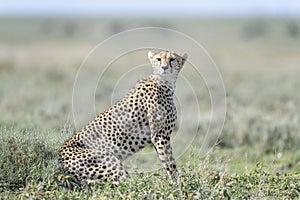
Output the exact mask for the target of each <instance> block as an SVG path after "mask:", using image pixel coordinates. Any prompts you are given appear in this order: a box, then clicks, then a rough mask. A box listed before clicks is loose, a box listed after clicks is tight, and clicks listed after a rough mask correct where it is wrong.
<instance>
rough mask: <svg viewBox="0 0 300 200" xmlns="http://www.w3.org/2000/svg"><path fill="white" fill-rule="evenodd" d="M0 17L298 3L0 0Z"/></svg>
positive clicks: (283, 10) (205, 11)
mask: <svg viewBox="0 0 300 200" xmlns="http://www.w3.org/2000/svg"><path fill="white" fill-rule="evenodd" d="M0 15H2V16H3V15H13V16H14V15H21V16H22V15H33V16H35V15H42V16H57V15H63V16H64V15H65V16H68V15H75V16H76V15H87V16H157V17H159V16H173V15H175V16H252V15H260V16H261V15H266V16H297V17H300V1H299V0H180V1H176V0H123V1H122V0H119V1H118V0H104V1H101V0H65V1H63V0H49V1H42V0H0Z"/></svg>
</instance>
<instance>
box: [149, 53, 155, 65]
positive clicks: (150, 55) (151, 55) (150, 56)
mask: <svg viewBox="0 0 300 200" xmlns="http://www.w3.org/2000/svg"><path fill="white" fill-rule="evenodd" d="M153 56H154V53H153V52H152V51H149V52H148V58H149V60H150V62H151V63H152V59H153Z"/></svg>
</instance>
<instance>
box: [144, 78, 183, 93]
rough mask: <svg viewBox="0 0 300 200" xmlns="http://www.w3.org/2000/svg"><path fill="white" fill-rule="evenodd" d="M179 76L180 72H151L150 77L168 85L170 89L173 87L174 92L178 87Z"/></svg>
mask: <svg viewBox="0 0 300 200" xmlns="http://www.w3.org/2000/svg"><path fill="white" fill-rule="evenodd" d="M177 76H178V74H172V75H167V76H163V75H157V74H151V75H150V78H151V79H153V80H154V81H157V82H159V83H160V84H163V85H166V86H167V87H168V88H169V89H171V90H172V91H173V92H174V91H175V89H176V80H177Z"/></svg>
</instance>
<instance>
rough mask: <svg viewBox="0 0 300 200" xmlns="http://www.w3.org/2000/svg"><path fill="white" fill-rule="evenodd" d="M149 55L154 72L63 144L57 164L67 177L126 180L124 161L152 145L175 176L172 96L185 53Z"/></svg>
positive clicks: (175, 115) (168, 170)
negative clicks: (171, 136) (172, 141)
mask: <svg viewBox="0 0 300 200" xmlns="http://www.w3.org/2000/svg"><path fill="white" fill-rule="evenodd" d="M148 57H149V60H150V62H151V64H152V67H153V73H152V74H151V75H150V76H149V77H147V78H144V79H141V80H140V81H138V82H137V83H136V85H135V86H134V87H133V89H132V90H131V91H130V92H129V93H128V94H127V95H126V96H125V97H124V98H122V99H121V100H120V101H119V102H118V103H116V104H115V105H113V106H112V107H110V108H109V109H108V110H106V111H104V112H102V113H101V114H99V115H98V116H97V117H96V118H95V119H94V120H93V121H91V122H90V123H89V124H87V125H86V126H85V127H84V128H83V129H82V130H80V131H79V132H77V133H76V134H75V135H74V136H73V137H72V138H70V139H69V140H67V141H66V142H65V143H64V144H63V146H62V147H61V149H60V152H59V161H60V163H61V165H62V167H63V170H64V171H65V173H67V174H71V175H73V176H75V177H76V178H78V179H79V180H94V179H102V180H107V179H111V180H112V181H113V182H115V183H116V184H117V183H118V182H119V181H120V180H121V179H123V178H126V177H129V174H128V172H127V171H126V170H125V168H124V165H123V163H122V162H123V161H124V160H126V159H127V158H128V157H130V156H131V155H133V154H134V153H136V152H137V151H139V150H140V149H142V148H144V147H145V146H147V145H151V144H152V145H153V146H154V147H155V149H156V152H157V155H158V157H159V159H160V161H161V163H162V166H163V167H164V168H165V170H166V171H167V173H168V174H169V175H170V176H171V177H174V176H176V174H177V169H176V165H175V160H174V156H173V153H172V147H171V143H170V135H171V133H172V130H173V128H174V126H175V122H176V118H177V112H176V107H175V105H174V101H173V95H174V90H175V83H176V79H177V76H178V73H179V72H180V70H181V68H182V66H183V64H184V62H185V61H186V59H187V54H183V55H182V56H179V55H177V54H176V53H172V52H169V51H161V52H157V53H153V52H151V51H150V52H149V53H148Z"/></svg>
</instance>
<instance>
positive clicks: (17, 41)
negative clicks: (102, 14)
mask: <svg viewBox="0 0 300 200" xmlns="http://www.w3.org/2000/svg"><path fill="white" fill-rule="evenodd" d="M144 26H159V27H166V28H170V29H175V30H178V31H181V32H184V33H186V34H188V35H189V36H191V37H192V38H194V39H196V40H197V41H198V42H199V43H201V44H202V45H203V46H204V47H205V48H206V49H207V51H208V52H209V53H210V54H211V56H212V58H213V59H214V61H215V62H216V64H217V65H218V67H219V70H220V72H221V74H222V77H223V80H224V84H225V88H226V97H227V98H226V100H227V115H226V121H225V125H224V128H223V130H222V134H221V135H220V137H218V135H214V134H210V135H208V136H207V138H208V140H204V138H205V130H207V127H208V126H209V113H210V111H211V108H210V107H211V105H210V99H209V92H208V89H207V88H206V85H205V84H204V81H203V80H201V77H200V78H199V77H198V76H196V75H195V74H196V73H193V70H192V68H191V67H189V65H187V66H186V67H185V68H184V69H183V72H182V74H183V75H184V76H185V78H186V79H187V80H188V81H189V82H190V85H192V86H193V88H194V91H195V95H194V93H193V92H192V90H190V89H189V88H185V87H186V85H185V84H184V82H180V80H179V83H178V87H177V91H176V93H177V95H178V98H181V99H180V103H179V101H177V104H178V105H179V108H178V109H179V114H180V119H181V121H180V122H181V123H179V125H178V126H177V127H176V131H175V134H174V142H173V143H174V144H173V145H174V149H175V154H176V155H177V156H176V157H177V165H178V168H179V171H180V178H179V179H178V181H177V182H174V183H172V182H170V181H169V180H168V178H167V177H166V175H165V173H164V171H163V170H152V171H151V170H149V169H148V168H147V166H153V165H155V167H153V168H156V167H157V166H159V163H158V162H157V159H156V156H155V153H154V152H153V149H152V148H147V149H145V150H144V151H143V152H142V153H141V154H140V155H141V156H138V157H137V158H136V159H132V160H130V161H128V162H127V166H128V170H129V171H131V178H130V179H128V180H125V181H124V182H122V183H121V185H120V186H119V187H111V185H110V183H106V184H104V183H99V184H96V185H95V184H92V185H89V184H84V185H79V184H77V183H76V181H75V180H73V179H72V177H68V176H64V175H63V174H61V172H60V170H59V165H58V162H57V152H58V149H59V147H60V146H61V145H62V143H63V142H64V141H65V140H66V139H67V138H68V137H70V136H71V135H72V134H73V133H74V132H75V130H76V129H78V128H80V126H81V125H83V124H84V122H87V121H89V120H90V119H92V116H91V118H87V119H85V120H83V121H82V122H80V123H79V125H78V127H75V125H74V122H73V115H72V90H73V84H74V80H75V76H76V73H77V72H78V69H79V67H80V65H81V63H82V61H83V60H84V58H85V57H86V55H87V54H88V53H89V51H90V50H91V49H92V48H93V47H94V46H95V45H96V44H98V43H99V42H101V41H103V40H104V39H106V38H108V37H109V36H111V35H113V34H116V33H118V32H120V31H123V30H126V29H130V28H136V27H144ZM299 44H300V21H299V20H292V19H261V18H255V19H239V20H234V19H202V20H200V19H199V20H196V19H180V20H176V21H175V20H166V21H162V20H155V19H154V20H147V19H141V20H136V19H76V18H74V19H71V18H70V19H56V18H53V19H30V18H26V19H24V18H1V19H0V113H1V115H0V135H1V136H0V197H1V198H2V199H105V198H106V199H129V198H132V199H141V198H143V199H159V198H161V199H166V198H167V199H230V198H232V199H299V197H300V175H299V172H300V150H299V149H300V148H299V147H300V125H299V124H300V115H299V113H300V93H299V88H300V79H299V74H300V64H299V55H300V45H299ZM120 45H122V44H120ZM178 45H180V44H178ZM183 51H184V50H183ZM110 53H111V52H107V54H110ZM101 56H103V57H105V56H108V55H101ZM139 59H142V62H144V63H147V58H146V51H145V52H141V53H140V54H139V56H137V57H135V58H132V59H129V60H127V61H124V62H127V64H126V66H127V70H128V71H129V69H130V66H131V65H135V62H136V61H137V60H139ZM100 60H101V59H100ZM116 64H117V63H116ZM98 66H99V68H101V67H103V66H101V64H100V63H98ZM118 67H122V66H120V65H119V64H118ZM149 70H150V71H151V69H149ZM150 71H147V70H146V72H147V73H148V72H150ZM146 72H145V73H144V71H143V72H141V73H138V72H135V73H132V74H134V78H132V77H131V78H130V73H129V75H128V76H129V78H128V80H130V81H129V82H130V83H128V85H131V84H132V83H134V82H135V81H136V80H138V78H140V77H142V76H144V74H147V73H146ZM88 73H90V75H92V74H94V72H93V71H91V72H88ZM125 78H126V77H125ZM120 79H122V74H120V73H119V71H118V68H114V67H111V68H110V70H108V71H107V72H106V73H105V77H104V78H103V81H102V82H101V83H102V84H101V85H100V86H99V87H98V88H97V91H96V93H95V99H96V101H95V102H96V103H95V107H96V110H97V112H100V111H101V110H103V109H105V108H107V107H109V106H110V103H111V101H112V100H114V99H112V91H113V89H114V87H115V86H116V84H117V83H118V81H119V80H120ZM88 80H89V79H87V81H88ZM181 80H182V81H183V79H181ZM122 81H123V82H124V80H122ZM122 81H121V82H122ZM132 81H133V82H132ZM125 82H126V80H125ZM119 85H120V84H119ZM121 85H122V84H121ZM126 87H127V86H126ZM126 87H125V88H124V87H123V88H122V91H123V90H126ZM127 89H128V88H127ZM82 91H85V88H83V89H82ZM122 91H121V92H122ZM210 92H218V89H216V90H215V91H214V90H213V89H212V90H211V91H210ZM195 96H196V97H195ZM195 99H196V101H197V102H198V103H199V109H200V111H201V112H200V122H199V123H198V122H197V121H195V120H196V119H198V118H197V117H199V113H198V112H196V110H197V109H190V110H189V108H187V110H188V113H189V114H188V116H185V113H186V109H185V107H184V105H189V104H192V105H194V104H193V102H194V101H195ZM88 107H91V105H87V109H90V108H88ZM195 122H196V123H195ZM180 127H183V128H180ZM213 128H214V125H212V129H213ZM194 136H196V137H194ZM190 141H191V142H190ZM204 141H205V142H206V143H205V144H204V145H203V142H204ZM207 141H208V142H207ZM189 142H190V143H189ZM203 146H204V147H205V148H206V149H207V150H208V149H211V150H210V151H209V152H207V151H206V153H203V152H204V151H202V150H203ZM200 148H201V151H200ZM154 163H155V164H154ZM151 168H152V167H150V169H151ZM145 169H147V170H145ZM135 171H138V173H135Z"/></svg>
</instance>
